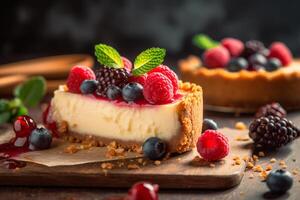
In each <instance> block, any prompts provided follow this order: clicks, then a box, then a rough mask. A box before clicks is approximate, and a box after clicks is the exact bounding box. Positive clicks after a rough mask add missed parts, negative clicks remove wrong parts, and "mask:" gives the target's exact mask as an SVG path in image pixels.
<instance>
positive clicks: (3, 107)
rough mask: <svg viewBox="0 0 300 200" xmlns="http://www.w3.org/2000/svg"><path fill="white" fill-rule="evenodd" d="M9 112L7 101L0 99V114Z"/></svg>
mask: <svg viewBox="0 0 300 200" xmlns="http://www.w3.org/2000/svg"><path fill="white" fill-rule="evenodd" d="M8 110H9V101H8V100H6V99H0V113H2V112H5V111H8Z"/></svg>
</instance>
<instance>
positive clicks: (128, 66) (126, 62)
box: [122, 56, 132, 72]
mask: <svg viewBox="0 0 300 200" xmlns="http://www.w3.org/2000/svg"><path fill="white" fill-rule="evenodd" d="M122 61H123V63H124V68H125V69H126V70H127V71H128V72H131V70H132V63H131V62H130V60H128V58H125V57H123V56H122Z"/></svg>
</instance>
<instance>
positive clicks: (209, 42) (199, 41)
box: [193, 34, 220, 50]
mask: <svg viewBox="0 0 300 200" xmlns="http://www.w3.org/2000/svg"><path fill="white" fill-rule="evenodd" d="M193 44H194V45H195V46H197V47H199V48H200V49H204V50H206V49H211V48H214V47H216V46H219V45H220V43H219V42H217V41H215V40H213V39H212V38H210V37H209V36H207V35H204V34H198V35H195V36H194V37H193Z"/></svg>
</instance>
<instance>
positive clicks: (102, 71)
mask: <svg viewBox="0 0 300 200" xmlns="http://www.w3.org/2000/svg"><path fill="white" fill-rule="evenodd" d="M129 76H130V74H129V73H128V72H127V70H126V69H125V68H121V69H119V68H109V67H100V68H99V69H97V70H96V80H97V81H98V86H97V90H96V94H97V95H98V96H102V97H106V92H107V89H108V87H109V86H110V85H114V86H117V87H119V88H120V89H122V88H123V87H124V86H125V85H126V84H127V83H128V81H129Z"/></svg>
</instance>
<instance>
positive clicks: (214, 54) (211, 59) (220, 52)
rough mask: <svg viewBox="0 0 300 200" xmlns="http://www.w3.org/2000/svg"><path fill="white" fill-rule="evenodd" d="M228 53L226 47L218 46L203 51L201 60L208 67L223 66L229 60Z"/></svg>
mask: <svg viewBox="0 0 300 200" xmlns="http://www.w3.org/2000/svg"><path fill="white" fill-rule="evenodd" d="M229 59H230V55H229V52H228V50H227V49H225V48H224V47H222V46H218V47H215V48H212V49H208V50H207V51H205V52H204V55H203V60H204V63H205V65H206V66H207V67H208V68H224V67H225V66H226V65H227V63H228V62H229Z"/></svg>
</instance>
